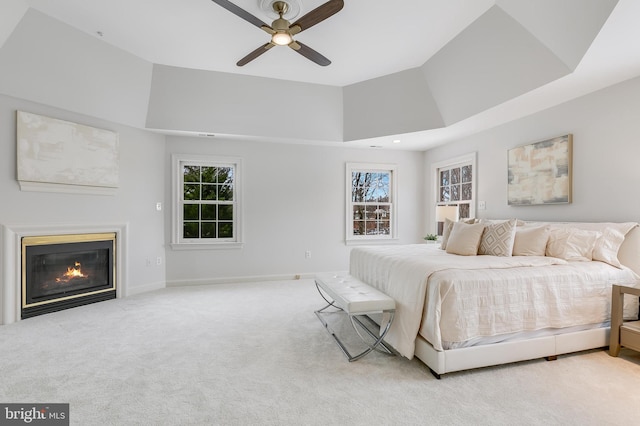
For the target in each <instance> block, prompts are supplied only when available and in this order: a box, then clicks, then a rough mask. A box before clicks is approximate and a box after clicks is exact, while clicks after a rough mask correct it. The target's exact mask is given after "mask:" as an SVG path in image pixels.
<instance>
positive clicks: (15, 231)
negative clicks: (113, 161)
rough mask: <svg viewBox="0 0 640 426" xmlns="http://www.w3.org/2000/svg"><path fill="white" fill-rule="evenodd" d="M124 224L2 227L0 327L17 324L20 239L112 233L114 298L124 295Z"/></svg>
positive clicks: (20, 283)
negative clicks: (114, 272)
mask: <svg viewBox="0 0 640 426" xmlns="http://www.w3.org/2000/svg"><path fill="white" fill-rule="evenodd" d="M127 228H128V225H127V224H99V225H96V224H86V225H4V226H2V227H1V228H0V231H1V234H0V241H2V246H1V248H0V262H1V263H0V272H1V275H0V324H11V323H13V322H16V321H20V320H21V318H20V310H21V303H22V302H21V298H22V280H21V273H22V268H21V259H20V257H21V254H22V246H21V241H22V237H32V236H39V235H65V234H89V233H106V232H115V234H116V259H115V260H116V265H117V267H116V297H117V298H120V297H124V296H126V295H127V291H126V289H127V287H126V286H127V280H126V277H127V264H126V259H127V253H126V250H127Z"/></svg>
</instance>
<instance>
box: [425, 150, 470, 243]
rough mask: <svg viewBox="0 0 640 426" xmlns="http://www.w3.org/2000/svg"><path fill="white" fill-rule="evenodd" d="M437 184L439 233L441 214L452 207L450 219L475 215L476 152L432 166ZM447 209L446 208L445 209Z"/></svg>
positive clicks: (437, 224)
mask: <svg viewBox="0 0 640 426" xmlns="http://www.w3.org/2000/svg"><path fill="white" fill-rule="evenodd" d="M432 176H433V177H434V182H435V183H436V185H435V194H436V202H435V212H434V213H435V217H436V228H437V230H438V234H440V233H441V229H442V226H443V224H444V218H442V217H439V216H442V215H441V214H439V213H440V212H441V211H443V209H439V207H450V209H449V210H452V211H453V212H455V215H453V217H451V218H450V219H452V220H456V219H466V218H472V217H475V214H476V207H475V199H476V179H477V178H476V155H475V153H472V154H468V155H465V156H461V157H458V158H453V159H450V160H447V161H443V162H440V163H437V164H434V165H433V166H432ZM444 211H446V209H445V210H444Z"/></svg>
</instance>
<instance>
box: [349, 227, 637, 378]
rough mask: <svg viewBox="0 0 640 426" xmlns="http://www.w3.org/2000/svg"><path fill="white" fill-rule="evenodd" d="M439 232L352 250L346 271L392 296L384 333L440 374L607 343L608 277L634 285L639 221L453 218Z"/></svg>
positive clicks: (630, 303) (628, 309)
mask: <svg viewBox="0 0 640 426" xmlns="http://www.w3.org/2000/svg"><path fill="white" fill-rule="evenodd" d="M461 235H462V238H461V237H460V236H461ZM444 237H445V238H443V245H442V248H441V246H440V245H436V244H414V245H395V246H363V247H356V248H354V249H353V250H352V251H351V256H350V274H351V275H353V276H354V277H356V278H358V279H359V280H361V281H363V282H365V283H367V284H369V285H371V286H372V287H375V288H377V289H379V290H381V291H383V292H384V293H386V294H388V295H389V296H391V297H393V298H394V299H395V301H396V317H395V320H394V322H393V324H392V325H391V328H390V330H389V333H388V334H387V338H386V339H385V341H386V342H387V343H389V344H390V345H391V346H393V347H394V349H395V350H396V351H397V352H398V353H399V354H400V355H402V356H405V357H407V358H409V359H412V358H413V357H414V356H415V357H417V358H418V359H420V360H421V361H422V362H424V363H425V364H426V365H427V366H428V367H429V369H430V370H431V372H432V373H433V374H434V375H435V376H436V377H437V378H440V375H442V374H445V373H450V372H454V371H461V370H467V369H473V368H479V367H486V366H492V365H499V364H505V363H511V362H518V361H524V360H529V359H536V358H543V357H546V358H548V359H553V358H555V357H556V356H557V355H560V354H566V353H571V352H577V351H583V350H588V349H594V348H600V347H605V346H607V345H608V336H609V323H610V306H611V286H612V285H613V284H620V285H626V286H631V287H640V228H639V227H638V224H637V223H632V222H626V223H553V222H527V223H525V222H522V221H515V220H510V221H482V222H481V223H473V224H464V223H461V222H457V223H455V224H452V223H447V224H445V235H444ZM447 240H448V241H447ZM637 316H638V300H637V298H632V297H629V298H627V299H625V317H626V318H637Z"/></svg>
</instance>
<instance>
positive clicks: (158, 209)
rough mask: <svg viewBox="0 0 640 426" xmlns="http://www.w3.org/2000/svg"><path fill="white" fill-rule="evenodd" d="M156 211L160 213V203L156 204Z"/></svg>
mask: <svg viewBox="0 0 640 426" xmlns="http://www.w3.org/2000/svg"><path fill="white" fill-rule="evenodd" d="M156 210H157V211H162V203H160V202H157V203H156Z"/></svg>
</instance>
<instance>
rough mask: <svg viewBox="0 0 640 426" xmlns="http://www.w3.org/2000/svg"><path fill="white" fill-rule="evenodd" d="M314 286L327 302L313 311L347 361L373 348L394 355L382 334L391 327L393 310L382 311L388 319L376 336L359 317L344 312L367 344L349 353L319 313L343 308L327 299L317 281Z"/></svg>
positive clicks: (359, 356)
mask: <svg viewBox="0 0 640 426" xmlns="http://www.w3.org/2000/svg"><path fill="white" fill-rule="evenodd" d="M316 288H317V289H318V292H319V293H320V295H321V296H322V298H323V299H324V300H325V301H326V302H327V305H326V306H324V307H323V308H321V309H318V310H317V311H315V312H314V313H315V314H316V316H317V317H318V319H319V320H320V322H321V323H322V325H323V326H324V328H325V329H326V330H327V332H328V333H329V334H330V335H331V336H332V337H333V339H334V340H335V341H336V343H337V344H338V347H339V348H340V350H341V351H342V353H343V354H344V355H345V356H346V357H347V359H348V360H349V362H353V361H357V360H359V359H360V358H362V357H364V356H365V355H367V354H368V353H369V352H371V351H373V350H375V351H377V352H380V353H383V354H385V355H395V353H394V352H393V350H392V349H391V348H389V347H388V346H387V345H386V344H385V343H384V342H383V339H384V336H385V335H386V334H387V332H388V331H389V328H390V327H391V323H392V322H393V317H394V314H395V311H392V310H389V311H382V312H383V314H388V315H389V320H388V321H387V323H386V325H385V327H384V330H383V331H382V333H380V335H379V336H376V335H375V334H374V333H373V332H372V331H371V330H370V329H369V328H368V327H367V326H366V325H364V323H363V322H362V321H361V320H360V318H358V316H357V315H352V314H348V313H346V312H345V314H346V315H347V316H348V317H349V319H350V321H351V326H352V327H353V329H354V330H355V332H356V333H357V334H358V337H360V339H361V340H362V341H363V342H364V343H365V344H366V345H367V346H368V348H367V349H365V350H364V351H362V352H361V353H359V354H357V355H351V354H350V353H349V351H348V349H347V348H346V346H345V345H344V344H343V343H342V341H341V340H340V338H339V337H338V336H337V335H336V333H335V332H334V331H333V330H332V329H331V328H330V327H329V324H328V323H327V322H326V321H325V320H324V318H322V315H321V314H322V313H323V311H324V310H326V309H328V308H335V309H338V310H340V311H343V309H341V308H340V307H339V306H336V305H335V301H334V300H329V299H328V298H327V297H325V295H324V293H323V292H322V291H321V290H320V286H318V283H316ZM360 316H363V317H366V318H367V319H368V320H369V321H370V322H371V323H374V322H373V320H371V319H370V318H369V317H367V316H366V315H360ZM356 324H357V325H359V326H360V327H361V328H362V329H363V330H365V331H366V332H367V334H368V335H369V336H370V337H371V338H372V339H375V341H374V343H373V344H369V343H368V342H367V341H366V339H365V338H364V337H363V336H362V335H361V334H360V331H358V327H357V325H356ZM380 348H382V349H384V350H380Z"/></svg>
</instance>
